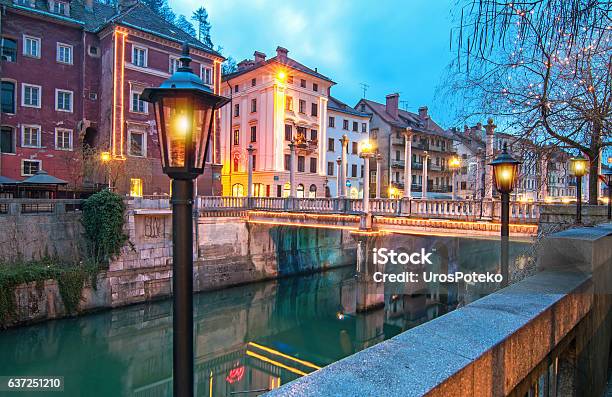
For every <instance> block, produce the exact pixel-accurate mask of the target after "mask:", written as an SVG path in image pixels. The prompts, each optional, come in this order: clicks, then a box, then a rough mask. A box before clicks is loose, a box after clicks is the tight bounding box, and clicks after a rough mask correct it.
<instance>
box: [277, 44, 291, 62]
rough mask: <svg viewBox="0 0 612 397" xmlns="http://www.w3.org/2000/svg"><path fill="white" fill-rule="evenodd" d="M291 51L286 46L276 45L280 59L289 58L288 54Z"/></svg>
mask: <svg viewBox="0 0 612 397" xmlns="http://www.w3.org/2000/svg"><path fill="white" fill-rule="evenodd" d="M288 53H289V50H287V49H286V48H283V47H280V46H278V47H276V57H277V58H278V59H287V54H288Z"/></svg>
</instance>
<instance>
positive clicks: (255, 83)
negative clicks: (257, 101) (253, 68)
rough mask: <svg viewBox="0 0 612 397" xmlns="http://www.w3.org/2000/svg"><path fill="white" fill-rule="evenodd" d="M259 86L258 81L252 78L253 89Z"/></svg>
mask: <svg viewBox="0 0 612 397" xmlns="http://www.w3.org/2000/svg"><path fill="white" fill-rule="evenodd" d="M256 85H257V79H256V78H252V79H251V87H255V86H256Z"/></svg>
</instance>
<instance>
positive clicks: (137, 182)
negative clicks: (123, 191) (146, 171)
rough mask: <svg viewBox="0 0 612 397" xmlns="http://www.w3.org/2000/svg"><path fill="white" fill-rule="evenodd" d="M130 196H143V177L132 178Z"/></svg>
mask: <svg viewBox="0 0 612 397" xmlns="http://www.w3.org/2000/svg"><path fill="white" fill-rule="evenodd" d="M130 196H132V197H142V179H140V178H130Z"/></svg>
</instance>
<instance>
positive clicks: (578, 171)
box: [570, 156, 589, 223]
mask: <svg viewBox="0 0 612 397" xmlns="http://www.w3.org/2000/svg"><path fill="white" fill-rule="evenodd" d="M588 171H589V161H588V160H587V159H585V158H584V157H582V156H578V157H572V158H571V159H570V173H571V174H572V175H574V176H575V177H576V223H582V177H583V176H585V175H586V173H587V172H588Z"/></svg>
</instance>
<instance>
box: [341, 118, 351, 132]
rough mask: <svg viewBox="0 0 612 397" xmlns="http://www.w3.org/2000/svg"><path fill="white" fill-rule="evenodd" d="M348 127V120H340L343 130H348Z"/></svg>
mask: <svg viewBox="0 0 612 397" xmlns="http://www.w3.org/2000/svg"><path fill="white" fill-rule="evenodd" d="M348 127H349V122H348V120H343V121H342V129H343V130H347V131H348Z"/></svg>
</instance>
